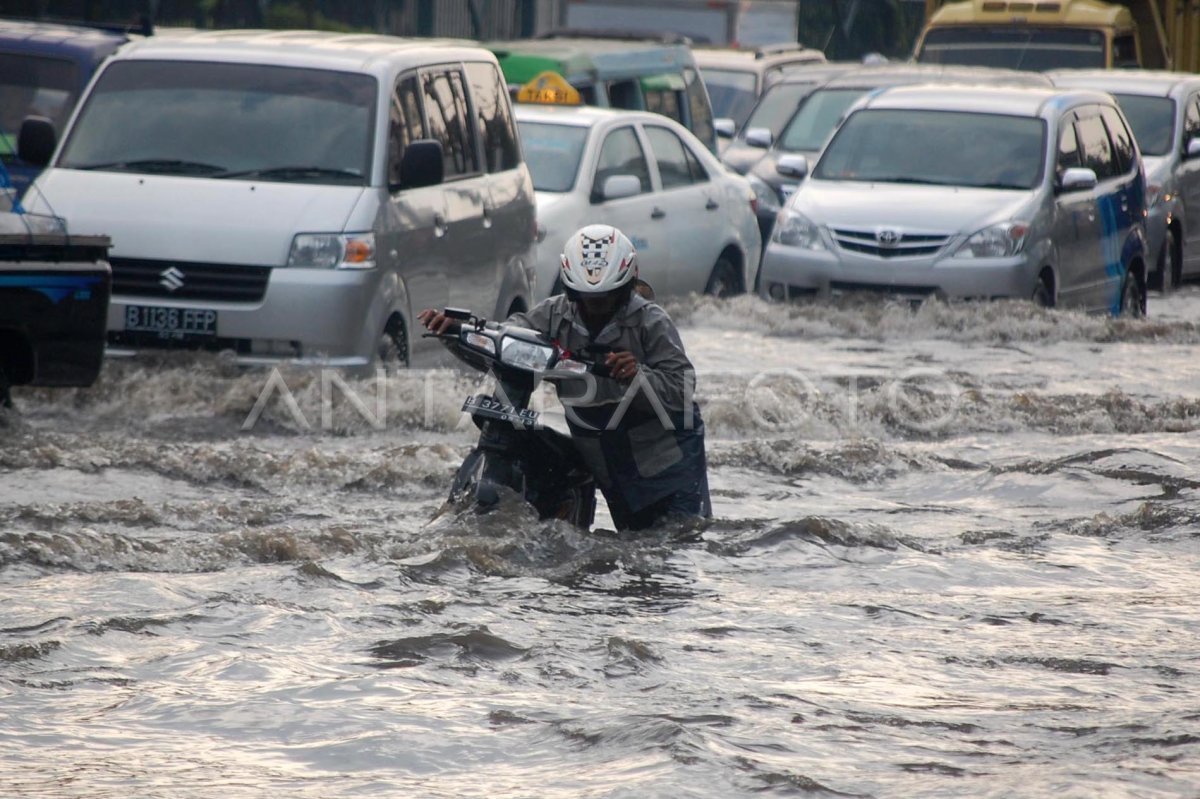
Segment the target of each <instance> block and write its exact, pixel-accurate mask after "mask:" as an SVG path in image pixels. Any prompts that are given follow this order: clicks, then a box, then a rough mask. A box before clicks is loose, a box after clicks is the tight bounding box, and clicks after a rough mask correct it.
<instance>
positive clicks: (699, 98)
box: [683, 68, 716, 147]
mask: <svg viewBox="0 0 1200 799" xmlns="http://www.w3.org/2000/svg"><path fill="white" fill-rule="evenodd" d="M683 83H684V86H685V91H686V92H687V98H688V116H690V117H691V123H692V124H691V125H689V126H688V128H689V129H690V130H691V131H692V133H695V134H696V138H697V139H699V140H700V141H702V142H704V144H705V146H706V147H712V146H713V138H714V136H715V135H716V134H715V133H713V118H712V105H711V104H710V103H709V102H708V93H707V92H706V91H705V90H704V82H703V81H702V80H700V73H699V72H697V71H696V70H694V69H691V68H688V69H685V70H684V71H683Z"/></svg>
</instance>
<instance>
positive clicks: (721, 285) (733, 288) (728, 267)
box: [704, 255, 742, 297]
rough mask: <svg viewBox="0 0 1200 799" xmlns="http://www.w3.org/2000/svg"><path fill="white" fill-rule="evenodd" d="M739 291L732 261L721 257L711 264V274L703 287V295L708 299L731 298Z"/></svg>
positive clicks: (736, 274)
mask: <svg viewBox="0 0 1200 799" xmlns="http://www.w3.org/2000/svg"><path fill="white" fill-rule="evenodd" d="M741 290H742V286H741V281H740V280H738V273H737V269H736V268H735V267H734V265H733V262H732V261H730V260H729V259H728V258H727V257H726V256H724V255H722V256H721V257H720V258H718V259H717V262H716V263H715V264H713V269H712V274H711V275H709V276H708V283H707V284H705V286H704V293H705V294H707V295H709V296H710V297H732V296H733V295H734V294H740V293H741Z"/></svg>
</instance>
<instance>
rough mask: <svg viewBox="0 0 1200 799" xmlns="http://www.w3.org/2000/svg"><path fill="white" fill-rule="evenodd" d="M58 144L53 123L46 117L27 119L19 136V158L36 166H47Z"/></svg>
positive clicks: (22, 124)
mask: <svg viewBox="0 0 1200 799" xmlns="http://www.w3.org/2000/svg"><path fill="white" fill-rule="evenodd" d="M57 144H58V134H56V133H55V132H54V123H53V122H51V121H50V120H49V119H47V118H46V117H25V119H24V121H22V122H21V131H20V133H18V134H17V158H20V159H21V160H22V161H24V162H25V163H27V164H32V165H34V166H39V167H41V166H46V164H49V163H50V156H52V155H54V147H55V145H57Z"/></svg>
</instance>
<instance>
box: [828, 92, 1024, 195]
mask: <svg viewBox="0 0 1200 799" xmlns="http://www.w3.org/2000/svg"><path fill="white" fill-rule="evenodd" d="M1045 129H1046V126H1045V124H1044V123H1043V122H1042V120H1040V119H1037V118H1034V117H1015V116H1002V115H1000V114H983V113H967V112H960V111H924V110H921V111H917V110H906V109H905V110H900V109H866V110H862V111H858V112H856V113H854V114H852V115H851V116H850V118H849V119H847V120H846V123H845V124H844V125H842V127H841V128H840V129H838V132H837V134H836V135H835V136H834V137H833V140H832V141H831V142H829V146H828V147H827V148H826V149H825V152H824V154H823V155H822V156H821V160H820V162H819V163H818V164H817V168H816V169H815V170H814V171H813V176H814V177H816V178H819V179H822V180H854V181H871V182H879V183H925V184H932V185H939V186H967V187H978V188H991V189H1031V188H1033V187H1034V186H1036V185H1037V184H1038V183H1039V182H1040V181H1041V177H1042V164H1043V161H1044V160H1045V155H1044V154H1045V144H1044V140H1045V137H1046V132H1045Z"/></svg>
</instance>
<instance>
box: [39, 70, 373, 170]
mask: <svg viewBox="0 0 1200 799" xmlns="http://www.w3.org/2000/svg"><path fill="white" fill-rule="evenodd" d="M375 97H376V81H375V79H374V78H373V77H371V76H369V75H362V74H357V73H350V72H333V71H328V70H318V69H299V68H292V67H276V66H266V65H263V64H232V63H200V62H191V61H132V60H131V61H117V62H113V63H111V64H110V65H109V66H108V68H107V69H105V70H104V72H103V73H102V74H101V76H100V78H99V80H98V81H97V83H96V85H95V87H94V88H93V89H92V91H91V93H90V94H89V95H88V97H87V99H86V101H85V104H84V107H83V109H82V110H81V112H80V114H79V117H78V119H77V120H76V122H75V124H74V125H73V126H72V129H71V132H70V134H69V138H68V140H67V142H66V145H65V146H64V149H63V152H62V156H61V157H60V159H59V162H58V166H60V167H65V168H68V169H94V170H102V171H120V172H145V173H154V174H169V175H183V176H191V177H208V178H234V179H245V180H257V181H279V182H294V183H325V184H338V185H366V184H367V182H368V180H369V177H370V174H371V146H370V145H371V140H372V136H371V131H372V128H373V119H374V105H375Z"/></svg>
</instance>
